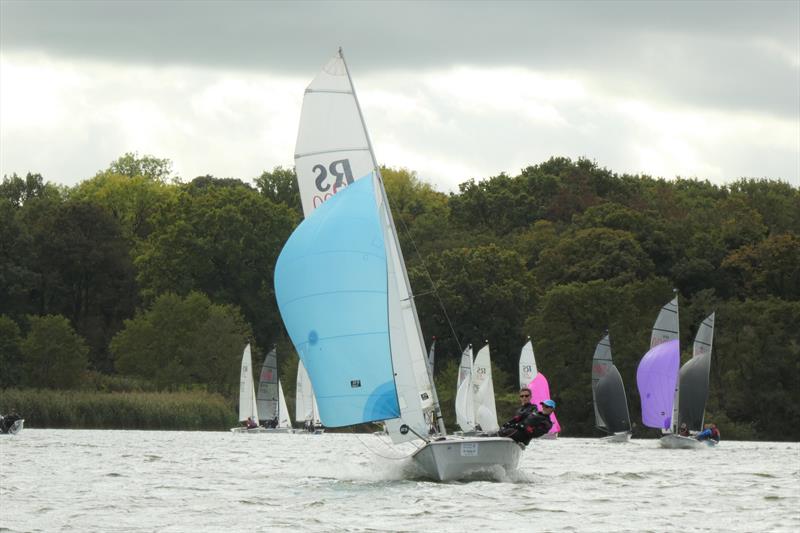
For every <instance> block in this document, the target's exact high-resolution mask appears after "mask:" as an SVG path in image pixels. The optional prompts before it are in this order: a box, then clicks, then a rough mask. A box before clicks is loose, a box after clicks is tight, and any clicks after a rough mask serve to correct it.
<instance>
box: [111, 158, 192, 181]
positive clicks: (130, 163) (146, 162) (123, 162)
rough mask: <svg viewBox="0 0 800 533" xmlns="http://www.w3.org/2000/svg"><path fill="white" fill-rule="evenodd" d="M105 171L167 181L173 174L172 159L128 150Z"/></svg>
mask: <svg viewBox="0 0 800 533" xmlns="http://www.w3.org/2000/svg"><path fill="white" fill-rule="evenodd" d="M104 172H110V173H112V174H119V175H121V176H127V177H129V178H136V177H143V178H147V179H149V180H153V181H158V182H162V183H165V182H167V181H168V180H169V179H170V177H171V176H172V161H170V160H169V159H159V158H157V157H154V156H152V155H143V156H140V155H139V154H138V153H136V152H127V153H125V155H123V156H122V157H120V158H118V159H116V160H114V161H112V162H111V164H110V165H109V167H108V169H106V170H105V171H104ZM174 179H177V178H174Z"/></svg>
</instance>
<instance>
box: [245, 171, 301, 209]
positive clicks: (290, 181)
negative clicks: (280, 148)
mask: <svg viewBox="0 0 800 533" xmlns="http://www.w3.org/2000/svg"><path fill="white" fill-rule="evenodd" d="M255 181H256V187H258V190H259V192H260V193H261V194H263V195H264V196H266V197H267V198H269V199H270V200H271V201H272V202H273V203H275V204H284V205H286V206H287V207H289V208H290V209H292V210H294V212H295V213H297V214H298V215H299V214H300V213H302V212H303V207H302V205H301V204H300V189H299V188H298V187H297V174H296V173H295V171H294V169H286V168H283V167H275V168H273V169H272V172H268V171H266V170H265V171H264V172H262V173H261V175H260V176H259V177H257V178H256V180H255Z"/></svg>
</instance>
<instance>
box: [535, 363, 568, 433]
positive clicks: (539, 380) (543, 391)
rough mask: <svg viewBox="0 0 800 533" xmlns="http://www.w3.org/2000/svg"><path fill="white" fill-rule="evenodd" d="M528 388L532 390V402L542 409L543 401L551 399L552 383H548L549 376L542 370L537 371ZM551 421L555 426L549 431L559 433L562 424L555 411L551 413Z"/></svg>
mask: <svg viewBox="0 0 800 533" xmlns="http://www.w3.org/2000/svg"><path fill="white" fill-rule="evenodd" d="M528 388H529V389H530V390H531V403H532V404H534V405H535V406H536V409H538V410H540V411H541V409H542V402H543V401H545V400H549V399H550V384H549V383H547V378H546V377H544V375H543V374H542V373H541V372H537V373H536V376H535V377H534V378H533V381H531V383H530V385H528ZM550 422H552V423H553V427H551V428H550V431H548V433H559V432H560V431H561V425H560V424H559V423H558V419H557V418H556V413H555V411H554V412H552V413H550Z"/></svg>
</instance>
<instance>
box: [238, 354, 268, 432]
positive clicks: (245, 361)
mask: <svg viewBox="0 0 800 533" xmlns="http://www.w3.org/2000/svg"><path fill="white" fill-rule="evenodd" d="M252 368H253V359H252V356H251V354H250V344H248V345H247V346H245V347H244V352H242V364H241V372H240V374H239V422H240V423H242V424H244V423H245V422H247V421H248V420H254V421H255V423H256V424H258V406H257V404H256V390H255V387H254V386H253V370H252ZM263 430H264V428H262V427H253V428H247V427H244V426H240V427H235V428H231V431H232V432H233V433H261V432H263Z"/></svg>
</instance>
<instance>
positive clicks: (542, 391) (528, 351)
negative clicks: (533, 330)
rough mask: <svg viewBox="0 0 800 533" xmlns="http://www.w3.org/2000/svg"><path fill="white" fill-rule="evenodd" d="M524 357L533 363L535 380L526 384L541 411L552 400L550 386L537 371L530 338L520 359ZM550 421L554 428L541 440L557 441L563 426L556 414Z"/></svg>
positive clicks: (551, 416) (551, 415) (552, 415)
mask: <svg viewBox="0 0 800 533" xmlns="http://www.w3.org/2000/svg"><path fill="white" fill-rule="evenodd" d="M523 356H524V357H526V358H530V360H531V361H532V364H531V373H532V374H533V379H532V380H531V381H530V382H529V383H527V384H526V385H527V386H528V388H529V389H530V390H531V403H532V404H533V405H535V406H536V409H541V408H542V402H543V401H545V400H549V399H550V384H549V383H548V382H547V378H546V377H544V374H542V373H541V372H539V371H538V370H537V367H536V358H535V355H534V353H533V343H532V342H531V338H530V337H528V342H526V343H525V345H524V346H523V347H522V350H521V352H520V358H522V357H523ZM520 379H521V378H520ZM550 421H551V422H552V423H553V427H551V428H550V431H548V432H547V433H546V434H545V435H542V436H541V437H539V438H540V439H555V438H557V437H558V434H559V433H560V432H561V424H559V423H558V419H557V418H556V413H555V412H553V413H550Z"/></svg>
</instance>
